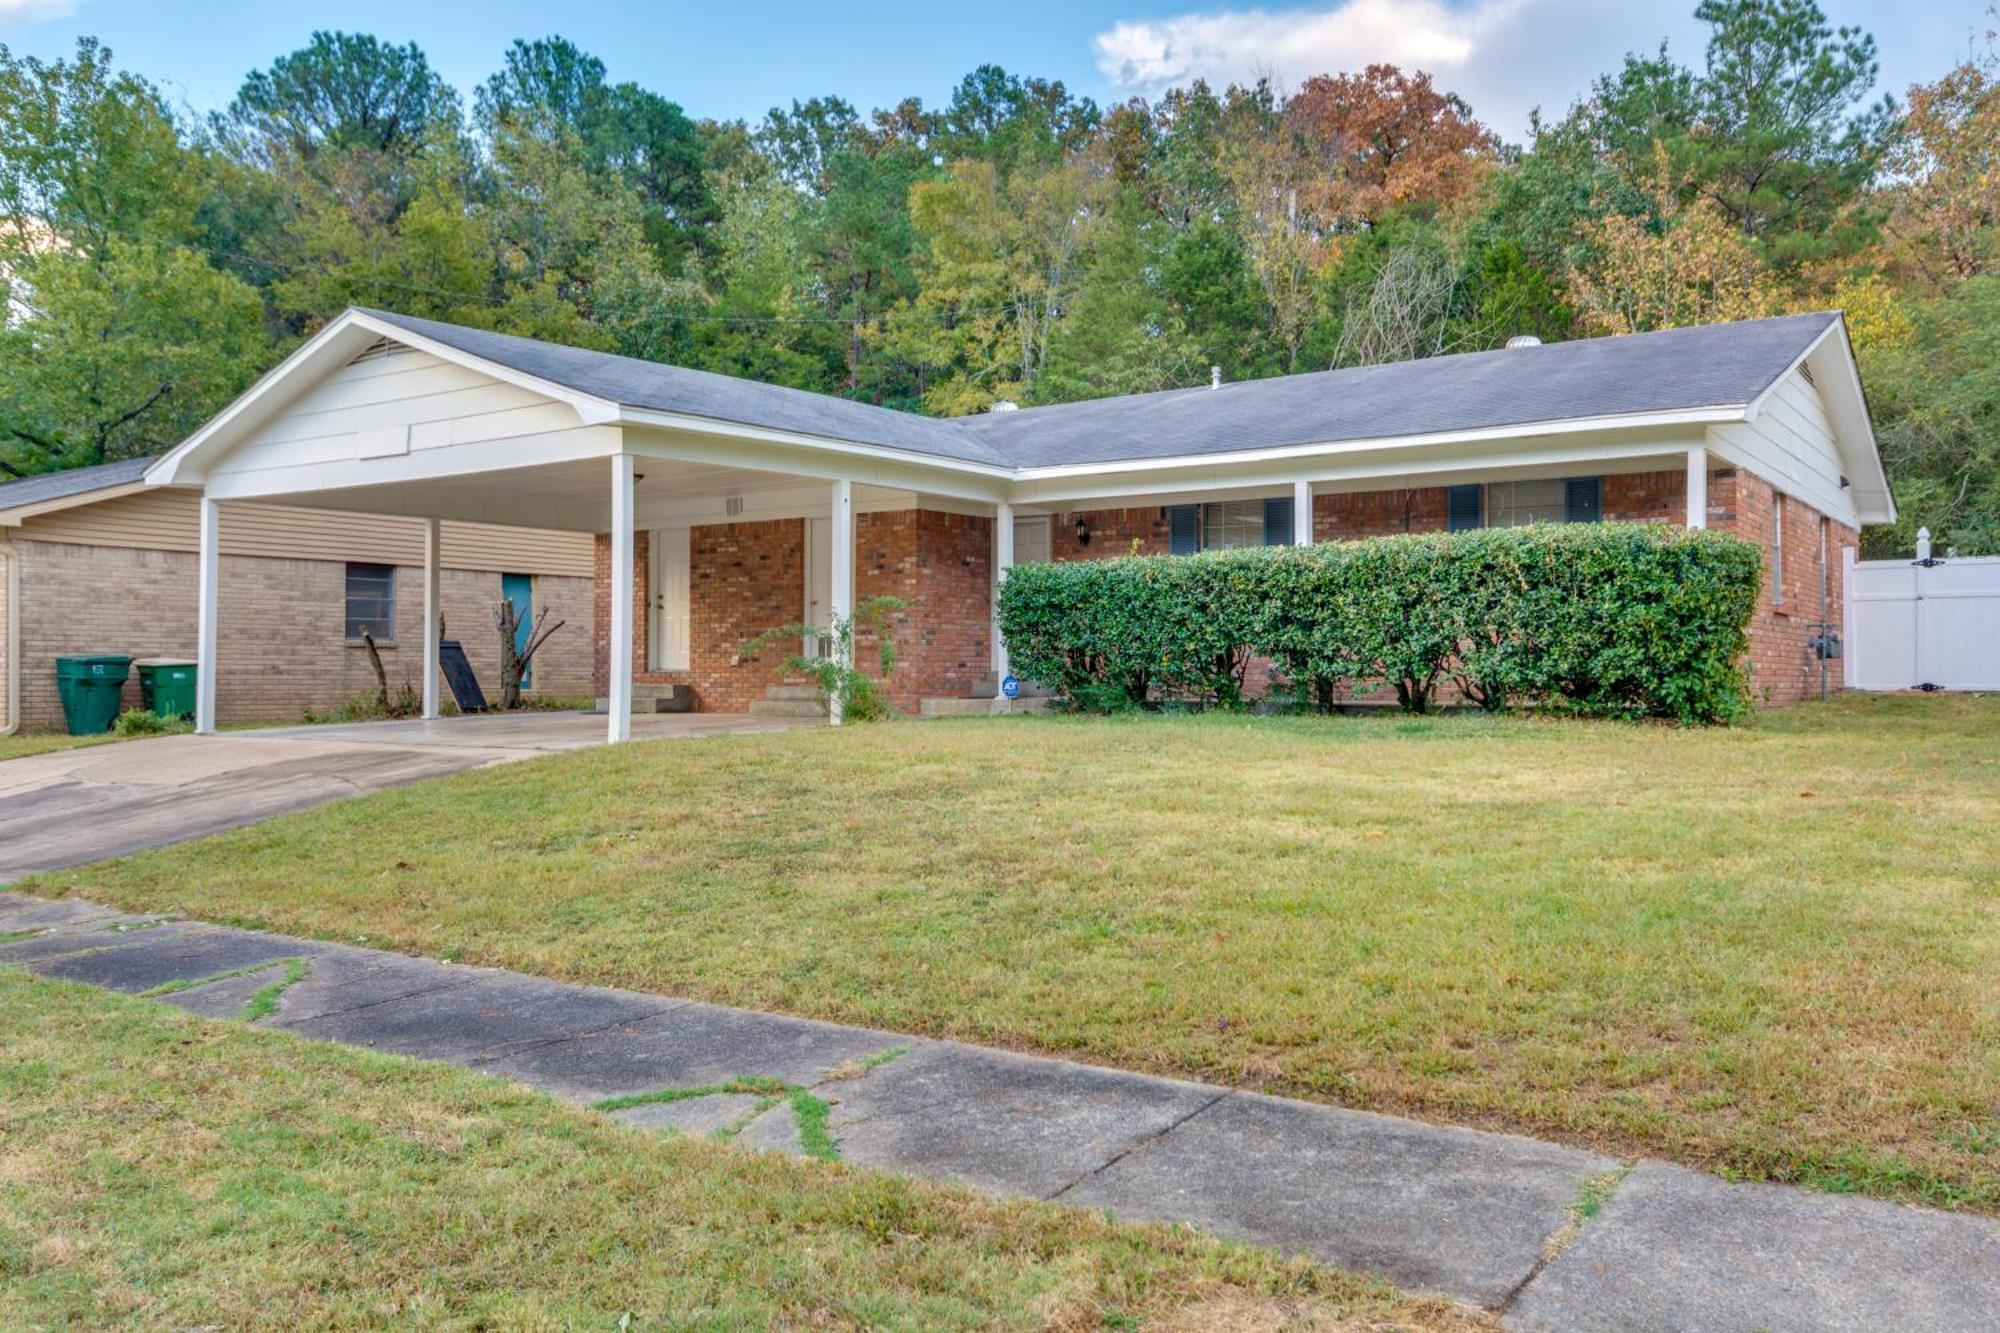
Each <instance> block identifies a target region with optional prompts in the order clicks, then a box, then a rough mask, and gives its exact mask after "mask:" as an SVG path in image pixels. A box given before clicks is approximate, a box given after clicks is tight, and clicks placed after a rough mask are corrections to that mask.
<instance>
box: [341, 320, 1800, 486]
mask: <svg viewBox="0 0 2000 1333" xmlns="http://www.w3.org/2000/svg"><path fill="white" fill-rule="evenodd" d="M367 313H369V314H371V315H374V316H376V317H377V318H380V319H383V320H386V321H388V322H389V323H391V324H394V325H396V326H398V327H400V328H404V329H408V330H409V331H411V332H412V333H417V334H421V335H422V336H424V337H427V338H431V339H434V340H436V341H437V342H440V343H444V344H446V345H447V346H450V347H454V348H457V349H458V350H460V351H463V352H467V353H469V354H471V355H473V356H477V357H481V358H483V359H485V360H488V361H493V362H496V363H498V364H500V365H504V366H508V367H510V368H512V369H514V370H518V371H521V372H523V373H525V374H529V375H534V376H536V377H538V378H540V379H545V380H549V381H551V382H553V383H556V384H561V385H564V386H565V387H568V388H571V389H575V390H577V391H579V392H581V393H587V394H591V395H593V396H595V397H599V398H604V399H607V400H609V401H612V402H616V403H620V404H623V405H625V406H628V407H638V408H648V409H652V410H656V411H664V412H676V413H682V414H686V415H689V416H697V417H704V418H709V419H713V420H717V421H728V422H739V423H742V424H745V425H752V426H763V427H766V428H770V429H777V430H785V431H794V432H798V433H801V434H807V435H814V436H822V437H826V438H830V439H836V440H844V441H849V442H851V443H855V444H868V445H876V446H879V447H883V448H889V449H898V450H904V451H907V452H910V453H915V454H923V455H927V456H930V457H934V458H945V459H952V460H955V461H959V462H971V463H985V464H989V465H994V466H999V467H1009V468H1012V467H1049V466H1056V465H1060V464H1066V463H1111V462H1119V461H1125V460H1143V459H1165V458H1184V457H1191V456H1200V455H1202V454H1216V453H1231V452H1235V451H1238V450H1244V449H1271V448H1282V447H1284V446H1287V445H1305V444H1321V443H1339V442H1341V441H1344V440H1367V439H1382V438H1392V437H1396V436H1404V435H1428V434H1432V433H1435V432H1441V431H1457V430H1479V429H1484V428H1493V427H1504V426H1529V425H1534V424H1537V423H1543V422H1554V421H1567V420H1574V419H1576V418H1580V417H1604V416H1623V415H1627V414H1631V413H1644V412H1670V411H1685V410H1690V409H1697V408H1704V407H1733V406H1737V405H1740V404H1744V403H1748V402H1750V401H1751V400H1752V399H1754V398H1756V397H1757V395H1758V394H1760V393H1762V392H1763V391H1764V390H1765V389H1766V388H1768V387H1770V385H1771V383H1772V382H1773V381H1774V380H1776V379H1777V378H1778V376H1780V375H1781V374H1783V373H1784V371H1785V369H1786V368H1787V367H1788V366H1790V365H1791V364H1792V362H1793V361H1795V360H1797V359H1798V357H1799V356H1800V355H1801V354H1802V353H1803V352H1804V351H1805V350H1806V349H1807V348H1808V347H1809V346H1811V345H1812V343H1813V341H1814V340H1815V339H1817V338H1818V337H1819V336H1820V334H1822V333H1823V332H1825V330H1826V328H1827V326H1828V325H1830V324H1832V323H1833V322H1834V321H1835V320H1837V319H1839V318H1840V316H1839V315H1838V314H1834V313H1820V314H1810V315H1787V316H1781V317H1779V318H1776V319H1762V320H1751V321H1748V322H1745V323H1740V324H1710V325H1703V326H1701V327H1697V328H1686V329H1670V330H1666V331H1664V332H1660V333H1640V334H1631V335H1627V336H1625V337H1619V338H1589V339H1581V340H1578V341H1575V342H1566V343H1552V344H1549V345H1547V346H1541V347H1524V348H1515V349H1511V350H1502V351H1494V352H1469V353H1463V354H1460V355H1456V356H1439V357H1431V358H1428V359H1425V360H1421V361H1402V362H1396V363H1393V364H1390V365H1381V366H1361V367H1354V368H1351V369H1346V370H1326V371H1317V372H1314V373H1310V374H1304V375H1288V376H1281V377H1278V378H1274V379H1263V380H1243V381H1240V382H1238V383H1235V384H1227V385H1224V386H1223V387H1221V388H1220V389H1210V388H1208V387H1206V386H1203V387H1201V388H1195V389H1171V390H1168V391H1166V392H1163V393H1149V394H1135V395H1130V396H1126V397H1122V398H1100V399H1096V400H1093V401H1089V402H1082V403H1063V404H1059V405H1056V406H1051V407H1038V408H1031V409H1027V410H1023V411H1017V412H991V413H986V414H983V415H980V416H973V417H956V418H951V419H943V420H941V419H938V418H934V417H920V416H916V415H914V414H912V413H908V412H898V411H893V410H891V409H888V408H881V407H875V406H872V405H870V404H866V403H856V402H852V401H849V400H848V399H844V398H833V397H829V396H827V395H825V394H817V393H810V392H807V391H806V390H803V389H787V388H780V387H778V386H776V385H770V384H759V383H757V382H755V381H752V380H741V379H736V378H733V377H731V376H728V375H716V374H711V373H709V372H707V371H700V370H688V369H685V368H682V367H679V366H668V365H661V364H659V363H657V362H652V361H641V360H638V359H636V358H633V357H624V356H614V355H612V354H610V353H608V352H592V351H586V350H584V349H582V348H577V347H563V346H559V345H557V344H553V343H544V342H537V341H535V340H534V339H531V338H517V337H512V336H510V335H507V334H500V333H488V332H485V331H484V330H480V329H468V328H464V327H461V326H459V325H456V324H442V323H438V322H436V321H434V320H425V319H413V318H410V317H408V316H405V315H395V314H389V313H386V312H383V311H369V312H367Z"/></svg>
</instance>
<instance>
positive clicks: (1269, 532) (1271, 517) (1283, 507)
mask: <svg viewBox="0 0 2000 1333" xmlns="http://www.w3.org/2000/svg"><path fill="white" fill-rule="evenodd" d="M1291 544H1292V497H1291V496H1289V495H1287V496H1284V497H1283V498H1281V499H1274V500H1266V501H1264V545H1266V546H1290V545H1291Z"/></svg>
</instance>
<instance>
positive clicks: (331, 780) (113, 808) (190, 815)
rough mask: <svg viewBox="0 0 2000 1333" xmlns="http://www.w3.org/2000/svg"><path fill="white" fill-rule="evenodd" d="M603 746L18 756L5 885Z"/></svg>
mask: <svg viewBox="0 0 2000 1333" xmlns="http://www.w3.org/2000/svg"><path fill="white" fill-rule="evenodd" d="M801 725H804V726H824V725H826V724H825V723H824V722H819V721H816V720H814V719H792V718H761V717H746V716H742V715H740V714H730V713H681V714H666V713H649V714H645V715H642V716H638V717H634V718H633V719H632V739H633V740H635V741H638V740H663V739H668V738H673V737H696V736H714V735H725V734H729V733H732V732H753V731H781V730H784V729H786V728H788V727H793V726H801ZM604 743H605V726H604V715H603V714H602V713H508V714H499V715H486V714H482V715H477V716H471V717H451V718H440V719H437V720H435V721H430V722H425V721H420V720H416V719H411V720H407V721H396V722H356V723H349V724H344V725H329V726H310V727H268V728H263V729H259V730H253V731H227V732H223V733H222V734H220V735H215V736H163V737H159V738H157V739H153V740H135V741H121V742H117V743H115V744H111V745H97V746H90V747H88V748H85V749H80V750H59V751H55V752H53V753H50V754H38V755H31V756H29V757H28V758H25V759H9V760H7V761H6V762H4V763H0V884H4V883H8V882H10V881H12V880H15V879H18V878H20V877H21V876H22V875H26V874H31V873H33V872H34V871H37V870H53V869H55V868H57V867H59V866H73V865H83V864H85V863H86V862H90V861H101V860H104V859H105V858H107V857H113V856H125V855H128V854H130V853H132V852H136V851H142V850H144V849H145V848H148V847H160V846H164V845H166V844H167V843H172V842H181V841H184V840H186V839H189V838H198V837H201V836H203V835H204V834H209V833H218V832H221V831H222V830H224V829H231V828H239V827H241V826H243V825H245V824H254V823H256V822H257V821H258V820H261V819H268V818H270V817H271V816H272V815H278V814H284V813H285V812H287V811H291V810H303V809H305V808H307V807H309V806H315V805H322V804H324V803H326V802H328V801H336V800H340V799H343V798H345V797H349V796H360V795H364V794H366V793H368V792H372V791H380V790H382V789H384V788H387V787H399V786H402V785H403V784H405V783H409V782H418V781H421V780H423V779H425V778H434V777H441V776H443V775H444V774H447V773H456V772H459V771H461V770H464V769H468V768H482V767H485V766H486V765H489V764H504V763H510V762H512V761H514V760H517V759H532V758H535V757H536V756H538V755H545V754H552V753H557V752H560V751H565V750H583V749H588V748H590V747H591V746H593V745H603V744H604Z"/></svg>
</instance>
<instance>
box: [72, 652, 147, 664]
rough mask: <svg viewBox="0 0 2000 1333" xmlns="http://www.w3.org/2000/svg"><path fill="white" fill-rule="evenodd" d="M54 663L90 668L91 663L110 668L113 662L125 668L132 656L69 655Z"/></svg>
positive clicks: (112, 654)
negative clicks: (73, 664)
mask: <svg viewBox="0 0 2000 1333" xmlns="http://www.w3.org/2000/svg"><path fill="white" fill-rule="evenodd" d="M56 661H58V662H73V663H75V664H76V665H78V666H90V665H91V664H93V663H102V664H103V665H105V666H110V665H111V664H112V663H114V662H122V663H124V664H125V665H126V666H131V665H132V655H131V654H130V653H70V654H69V655H67V656H65V657H58V658H57V659H56Z"/></svg>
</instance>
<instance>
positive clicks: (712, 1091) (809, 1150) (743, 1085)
mask: <svg viewBox="0 0 2000 1333" xmlns="http://www.w3.org/2000/svg"><path fill="white" fill-rule="evenodd" d="M900 1054H902V1052H901V1051H900V1050H899V1051H897V1052H895V1053H894V1054H889V1053H886V1052H885V1053H884V1056H885V1058H883V1059H878V1060H877V1061H876V1065H881V1064H885V1063H887V1061H888V1060H892V1059H894V1058H895V1056H896V1055H900ZM870 1067H871V1068H872V1067H874V1066H870ZM731 1093H735V1094H739V1095H748V1096H753V1097H756V1098H757V1099H758V1101H757V1107H756V1109H755V1110H753V1111H751V1112H750V1113H749V1114H748V1115H746V1116H744V1117H743V1118H742V1119H740V1120H739V1121H738V1122H737V1123H736V1124H734V1125H731V1126H729V1127H728V1128H726V1129H724V1130H722V1131H720V1132H719V1133H718V1135H717V1137H719V1138H734V1137H735V1136H736V1135H737V1134H739V1133H741V1132H742V1131H743V1130H744V1129H745V1128H747V1127H748V1126H749V1124H750V1122H751V1121H753V1120H755V1119H756V1118H757V1117H758V1116H760V1115H762V1114H764V1112H766V1111H768V1110H770V1109H771V1108H772V1107H774V1106H776V1105H777V1104H778V1103H779V1102H785V1103H787V1104H788V1105H789V1106H790V1107H791V1111H792V1123H793V1124H794V1125H795V1126H797V1127H798V1131H799V1149H800V1151H802V1152H804V1153H805V1155H806V1156H808V1157H816V1158H818V1159H819V1160H820V1161H822V1162H837V1161H839V1160H840V1149H839V1147H838V1146H836V1145H835V1143H834V1141H833V1134H832V1133H831V1132H830V1131H829V1130H828V1129H827V1127H826V1121H827V1116H828V1115H829V1114H831V1113H832V1110H833V1108H832V1107H831V1106H830V1105H828V1104H827V1102H826V1101H825V1100H824V1099H823V1098H820V1097H816V1096H814V1095H813V1093H812V1090H811V1089H810V1088H806V1087H804V1086H802V1085H800V1084H797V1083H786V1082H783V1081H781V1080H779V1079H775V1078H760V1077H757V1076H754V1075H751V1076H745V1077H742V1078H732V1079H728V1080H725V1081H724V1082H721V1083H702V1084H697V1085H696V1086H694V1087H691V1088H659V1089H656V1090H655V1091H652V1092H634V1093H628V1094H626V1095H625V1096H622V1097H606V1098H605V1099H604V1100H603V1101H598V1102H592V1103H591V1104H590V1106H591V1109H592V1110H594V1111H625V1110H629V1109H631V1108H632V1107H634V1106H657V1105H660V1104H661V1103H663V1102H688V1101H693V1100H695V1099H696V1098H698V1097H719V1096H724V1095H727V1094H731Z"/></svg>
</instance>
